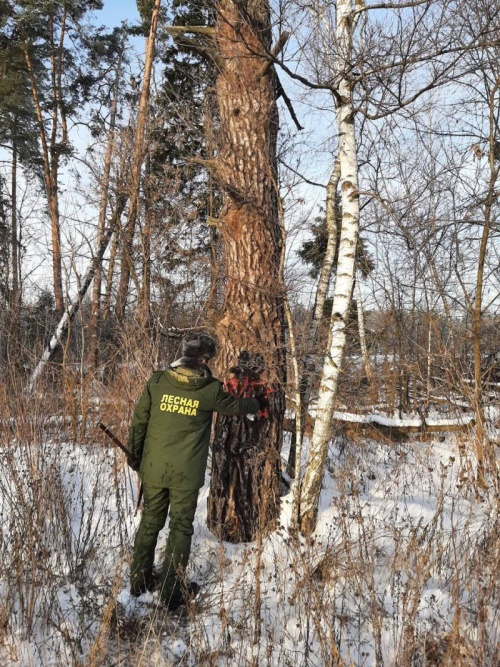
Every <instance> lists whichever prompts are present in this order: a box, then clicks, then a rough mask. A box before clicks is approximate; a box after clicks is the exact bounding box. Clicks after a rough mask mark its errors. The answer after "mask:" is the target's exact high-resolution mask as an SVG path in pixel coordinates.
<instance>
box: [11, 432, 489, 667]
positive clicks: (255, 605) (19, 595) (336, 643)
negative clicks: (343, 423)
mask: <svg viewBox="0 0 500 667" xmlns="http://www.w3.org/2000/svg"><path fill="white" fill-rule="evenodd" d="M464 438H465V436H458V435H457V436H455V437H451V436H450V437H447V438H446V439H444V440H443V442H438V441H433V442H428V443H422V442H420V441H417V440H415V441H413V442H408V443H404V444H401V443H398V444H394V443H391V442H389V441H386V440H384V439H383V438H381V440H380V441H378V442H375V441H367V440H359V441H356V442H352V441H348V440H347V439H345V438H344V437H342V436H341V437H340V438H339V439H338V440H336V442H335V443H334V444H332V448H331V452H330V459H329V464H328V470H327V473H326V476H325V483H324V489H323V494H322V498H321V506H320V514H319V520H318V527H317V531H316V533H315V535H314V536H313V538H311V539H307V540H305V539H302V538H301V539H299V538H297V537H296V536H294V535H292V534H291V533H290V531H289V525H290V516H291V505H290V503H291V494H290V495H289V496H285V497H284V498H283V499H282V514H281V524H280V526H279V528H278V529H277V530H276V531H274V532H273V533H272V534H270V535H269V536H268V537H266V538H265V539H264V540H263V542H262V544H261V545H259V544H257V543H254V544H242V545H229V544H226V543H222V544H221V543H220V542H218V540H217V539H215V538H214V536H213V535H212V534H211V533H210V532H209V531H208V529H207V528H206V499H207V494H208V489H207V487H205V488H204V489H203V490H202V492H201V493H200V498H199V504H198V513H197V517H196V526H195V536H194V542H193V550H192V557H191V562H190V566H189V577H190V578H191V579H193V580H196V581H197V582H198V583H199V584H200V585H201V592H200V594H199V596H198V598H197V601H196V603H195V604H194V605H193V606H192V607H191V608H190V609H189V612H188V614H187V616H185V617H182V616H181V617H179V616H173V615H169V614H168V613H166V612H165V611H164V610H162V609H161V608H159V607H158V605H157V594H156V593H155V594H150V593H148V594H146V595H144V596H142V597H141V598H138V599H135V598H132V597H131V596H130V594H129V589H128V583H127V580H128V559H129V556H130V551H131V544H132V540H133V534H134V531H135V529H136V527H137V524H138V521H139V517H138V516H134V505H135V500H136V495H137V486H136V480H135V478H134V477H133V475H134V474H133V473H130V472H129V470H128V468H127V467H126V466H124V461H123V457H122V455H121V454H120V452H118V451H115V450H114V449H113V450H112V449H108V448H107V447H103V445H102V443H101V442H96V443H94V444H88V445H85V446H76V445H73V444H72V443H70V442H64V443H58V442H55V441H53V442H43V441H42V442H41V444H36V445H35V444H31V445H30V444H27V443H11V444H10V445H9V446H5V447H4V448H3V449H1V450H0V514H1V517H2V532H1V534H0V540H1V541H0V592H1V598H0V665H2V666H4V665H5V666H7V665H13V666H18V665H20V666H22V667H59V666H63V665H64V666H67V665H89V666H96V667H97V666H98V665H103V666H104V665H109V666H110V667H111V666H112V665H113V666H123V667H125V666H135V665H142V666H143V667H147V666H150V665H151V666H152V665H154V666H164V665H165V666H166V665H193V666H195V665H196V666H197V665H214V666H215V665H224V666H225V665H231V666H233V665H236V666H239V665H249V666H250V665H255V666H256V665H259V666H260V665H270V666H276V667H278V666H280V667H281V666H282V665H283V666H290V667H291V666H306V665H307V666H316V665H317V666H322V665H335V664H337V663H336V655H337V652H338V651H339V652H340V655H341V658H342V662H341V663H340V664H345V665H356V666H366V667H368V666H371V665H374V666H375V665H376V666H381V665H386V666H394V667H400V666H404V665H415V667H416V666H419V665H422V666H424V665H450V666H451V665H457V666H459V667H460V666H464V665H471V666H472V665H474V666H485V667H486V666H489V665H491V666H492V667H493V666H495V667H496V666H497V665H498V664H499V661H500V649H499V644H500V611H499V609H500V605H499V602H500V595H499V590H498V586H499V581H498V574H499V568H498V563H499V562H500V560H499V556H500V549H499V527H500V522H499V516H498V497H497V496H495V493H494V492H493V490H491V491H490V492H488V493H482V494H481V495H480V496H479V495H477V494H475V492H474V490H473V488H472V486H471V484H470V482H471V479H472V472H473V466H472V463H471V459H470V457H469V454H468V452H469V448H470V447H471V446H472V445H471V443H469V442H467V441H466V440H465V439H464ZM164 543H165V531H163V533H162V534H161V539H160V544H159V547H158V552H157V563H158V565H159V564H160V562H161V550H162V546H163V545H164Z"/></svg>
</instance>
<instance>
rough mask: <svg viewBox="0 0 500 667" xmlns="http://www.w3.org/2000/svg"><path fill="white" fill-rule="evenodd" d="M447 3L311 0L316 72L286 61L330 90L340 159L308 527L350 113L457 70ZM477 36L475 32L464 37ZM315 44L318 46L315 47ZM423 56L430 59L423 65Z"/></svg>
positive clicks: (350, 276) (347, 241) (346, 194)
mask: <svg viewBox="0 0 500 667" xmlns="http://www.w3.org/2000/svg"><path fill="white" fill-rule="evenodd" d="M438 5H439V6H438ZM452 8H453V3H447V2H443V3H441V2H439V3H435V2H434V3H431V2H426V1H419V0H417V1H414V2H407V3H405V2H401V3H381V4H371V5H370V4H364V3H363V2H352V1H351V0H338V2H337V3H335V4H327V5H323V4H321V5H320V4H318V5H314V6H313V7H312V8H310V15H311V16H310V18H309V20H310V21H312V23H313V25H314V28H315V31H316V39H315V41H314V43H313V45H312V47H311V46H310V50H309V53H311V59H312V60H313V61H314V73H315V75H316V79H315V80H314V81H313V82H311V78H310V77H309V78H307V77H306V76H303V75H300V76H299V75H297V72H295V71H291V70H290V68H288V67H286V66H284V67H285V69H287V71H288V73H289V74H290V75H291V76H294V77H295V78H298V79H299V80H301V81H302V82H303V83H305V84H306V85H310V86H311V87H313V88H322V89H326V90H330V91H331V93H332V97H333V100H334V103H335V116H336V128H337V139H338V157H339V161H340V190H341V209H342V224H341V234H340V242H339V259H338V266H337V274H336V281H335V288H334V295H333V310H332V321H331V327H330V333H329V342H328V351H327V354H326V357H325V360H324V365H323V370H322V376H321V381H320V390H319V397H318V404H317V412H316V420H315V425H314V431H313V435H312V440H311V444H310V448H309V453H308V458H307V463H306V472H305V475H304V479H303V481H302V487H301V492H300V500H299V507H296V508H295V509H296V515H297V516H298V517H299V525H300V528H301V530H302V531H303V532H304V533H305V534H309V533H311V532H312V531H313V530H314V527H315V524H316V514H317V507H318V502H319V495H320V491H321V484H322V479H323V473H324V467H325V462H326V457H327V452H328V445H329V442H330V438H331V421H332V415H333V409H334V404H335V397H336V393H337V387H338V381H339V374H340V372H341V368H342V359H343V353H344V348H345V342H346V324H347V316H348V313H349V309H350V302H351V295H352V288H353V281H354V275H355V267H356V244H357V239H358V234H359V215H360V208H359V196H360V195H359V193H360V188H359V174H358V157H357V141H358V137H357V136H356V128H355V121H356V118H357V117H358V118H359V117H360V116H361V115H362V116H363V117H364V119H365V120H370V121H373V122H376V121H378V120H380V119H383V118H384V117H387V116H388V115H391V114H394V113H396V112H397V111H399V110H401V109H405V108H406V107H408V106H409V105H411V104H412V103H414V102H416V101H417V100H418V99H419V98H420V97H421V96H422V95H424V93H425V92H427V91H429V90H431V89H433V88H435V87H437V86H438V85H440V84H441V83H442V82H443V81H445V80H446V77H447V76H448V75H449V74H450V72H453V71H454V70H455V68H456V65H457V62H458V61H459V59H460V53H458V52H457V49H456V41H455V40H456V39H458V38H460V39H461V37H462V35H458V34H457V33H456V32H455V33H454V31H453V30H451V29H450V27H449V23H448V24H447V23H446V20H447V18H449V14H448V10H449V9H452ZM377 12H379V13H380V15H381V16H380V20H378V19H377V18H376V15H377ZM372 15H375V18H372V19H371V18H370V17H372ZM332 16H333V18H332ZM311 17H312V18H311ZM475 42H477V36H475V37H473V38H472V39H470V40H469V45H470V44H471V43H475ZM317 44H319V45H320V48H321V51H320V50H315V47H316V45H317ZM329 44H331V46H329ZM459 51H460V50H459ZM428 63H432V66H431V67H425V68H424V67H423V65H424V64H426V65H427V64H428ZM296 483H300V482H298V481H297V482H296Z"/></svg>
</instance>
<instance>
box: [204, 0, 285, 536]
mask: <svg viewBox="0 0 500 667" xmlns="http://www.w3.org/2000/svg"><path fill="white" fill-rule="evenodd" d="M216 40H217V45H218V50H219V55H220V61H219V66H220V70H219V73H218V76H217V81H216V93H217V100H218V107H219V117H220V136H219V151H218V156H217V158H216V162H215V164H214V165H212V166H213V169H214V174H215V176H216V177H217V179H218V181H219V183H220V184H221V187H222V189H223V191H224V200H223V208H222V212H221V215H220V219H219V229H220V232H221V234H222V238H223V241H224V262H225V272H226V280H225V286H226V289H225V295H224V303H223V307H222V316H221V317H220V319H219V321H218V324H217V335H218V339H219V343H220V347H221V354H220V355H219V361H218V367H219V370H222V371H227V369H228V368H230V367H231V366H234V365H235V364H236V359H237V357H238V354H239V353H240V352H241V351H242V350H248V351H249V352H250V353H259V354H262V355H263V357H264V362H265V370H264V372H263V374H262V380H263V381H264V382H265V383H266V384H267V385H269V386H272V388H273V390H274V391H273V393H272V395H271V398H270V416H269V418H268V419H262V420H255V421H253V422H252V421H250V420H248V418H247V417H238V418H236V417H232V418H226V417H220V416H219V417H218V419H217V424H216V430H215V439H214V444H213V459H212V460H213V464H212V481H211V488H210V498H209V504H208V524H209V526H210V528H211V529H212V530H213V531H214V532H215V533H216V534H217V535H218V536H219V537H221V538H222V539H225V540H228V541H232V542H237V541H249V540H253V539H254V538H255V537H256V535H257V533H258V532H259V530H261V529H264V530H265V529H270V528H272V526H273V524H274V520H275V519H276V517H277V515H278V511H279V486H280V468H281V465H280V448H281V439H282V424H283V415H284V392H283V383H284V380H285V360H284V350H283V329H284V309H283V280H282V253H283V238H282V231H281V225H280V219H279V207H278V197H279V194H278V187H277V166H276V137H277V131H278V112H277V106H276V79H275V75H274V73H273V71H272V69H269V68H268V69H267V70H266V71H265V72H264V74H263V71H264V69H266V68H265V67H264V66H265V64H266V60H265V59H264V58H263V57H262V56H259V55H258V54H259V53H260V54H262V53H263V52H264V49H267V50H270V48H271V27H270V20H269V6H268V3H267V0H258V1H257V2H254V3H250V2H248V3H247V2H244V3H243V4H242V3H238V4H236V3H234V2H232V0H224V1H223V2H222V3H221V5H220V7H219V13H218V24H217V27H216ZM242 446H244V447H248V449H245V450H244V451H242V450H241V447H242Z"/></svg>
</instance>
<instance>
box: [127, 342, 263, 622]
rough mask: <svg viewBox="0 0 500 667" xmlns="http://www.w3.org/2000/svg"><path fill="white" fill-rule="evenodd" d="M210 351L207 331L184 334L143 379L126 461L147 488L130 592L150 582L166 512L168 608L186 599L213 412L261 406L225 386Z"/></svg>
mask: <svg viewBox="0 0 500 667" xmlns="http://www.w3.org/2000/svg"><path fill="white" fill-rule="evenodd" d="M215 353H216V347H215V342H214V341H213V340H212V338H210V337H209V336H206V335H204V334H197V335H194V336H191V337H186V338H184V340H183V343H182V357H181V358H180V359H178V360H177V361H175V362H174V363H173V364H172V365H171V366H170V367H169V368H167V369H166V370H164V371H158V372H156V373H153V375H152V377H151V378H150V380H149V381H148V383H147V385H146V387H145V388H144V391H143V392H142V395H141V397H140V399H139V402H138V403H137V406H136V408H135V411H134V415H133V419H132V424H131V426H130V431H129V437H128V448H129V451H130V453H131V457H130V459H129V465H130V466H131V467H132V468H133V469H134V470H139V475H140V478H141V481H142V483H143V488H144V508H143V513H142V518H141V523H140V525H139V529H138V531H137V534H136V537H135V542H134V555H133V559H132V567H131V576H130V584H131V593H132V594H133V595H136V596H137V595H140V594H141V593H144V592H145V591H146V590H148V589H149V590H150V589H151V588H152V587H153V564H154V555H155V547H156V542H157V539H158V533H159V532H160V530H161V529H162V528H163V526H164V525H165V521H166V519H167V515H168V514H169V517H170V523H169V534H168V539H167V546H166V550H165V561H164V565H163V571H162V574H161V578H160V582H159V584H160V591H161V593H160V595H161V599H162V601H163V603H164V604H165V605H166V606H167V607H168V608H169V609H176V608H177V607H178V606H179V605H180V604H182V602H183V601H184V597H183V596H184V593H183V590H182V588H181V581H182V572H183V570H184V569H185V567H186V565H187V562H188V559H189V552H190V549H191V536H192V534H193V520H194V515H195V511H196V504H197V500H198V492H199V489H200V487H202V486H203V484H204V482H205V469H206V465H207V457H208V447H209V440H210V431H211V424H212V414H213V412H220V413H222V414H223V415H240V414H246V413H253V414H255V413H257V412H259V410H260V409H261V407H262V408H263V407H265V406H264V404H263V401H262V399H256V398H236V397H234V396H231V395H229V394H228V393H227V392H226V391H225V390H224V389H223V387H222V384H221V383H220V382H219V381H218V380H216V379H215V378H214V377H213V376H212V373H211V372H210V369H209V368H208V366H207V362H208V361H209V360H210V359H212V358H213V357H214V356H215ZM261 404H262V405H261ZM169 509H170V513H169Z"/></svg>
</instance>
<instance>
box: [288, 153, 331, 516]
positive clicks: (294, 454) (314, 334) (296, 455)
mask: <svg viewBox="0 0 500 667" xmlns="http://www.w3.org/2000/svg"><path fill="white" fill-rule="evenodd" d="M339 181H340V162H339V159H338V158H337V159H336V160H335V163H334V166H333V169H332V173H331V175H330V179H329V181H328V185H327V186H326V201H325V220H326V234H327V241H326V250H325V256H324V258H323V263H322V265H321V271H320V274H319V280H318V286H317V288H316V296H315V299H314V308H313V317H312V322H311V328H310V331H309V337H308V341H309V346H310V348H309V350H308V351H307V353H306V356H305V359H304V361H303V364H302V375H301V380H300V405H299V406H298V407H297V410H298V413H297V414H298V416H299V418H300V419H299V421H300V428H299V425H298V424H297V423H296V425H295V433H293V434H292V442H291V444H290V453H289V457H288V465H287V472H288V474H289V475H290V477H294V478H295V479H296V480H297V483H296V484H295V486H294V493H295V501H296V502H295V503H294V506H295V507H298V496H299V492H300V479H299V476H297V473H298V467H297V466H298V465H301V460H300V459H301V450H302V440H303V437H304V431H305V427H306V419H307V414H308V409H309V401H310V398H311V385H312V376H313V374H314V371H315V368H316V363H317V357H318V354H317V349H316V345H317V342H318V333H319V329H320V326H321V323H322V322H323V318H324V310H325V302H326V299H327V296H328V290H329V289H330V283H331V280H332V273H333V269H334V265H335V258H336V256H337V243H338V237H339V230H338V225H339V216H338V207H337V191H338V187H339ZM296 421H297V420H296Z"/></svg>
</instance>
